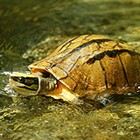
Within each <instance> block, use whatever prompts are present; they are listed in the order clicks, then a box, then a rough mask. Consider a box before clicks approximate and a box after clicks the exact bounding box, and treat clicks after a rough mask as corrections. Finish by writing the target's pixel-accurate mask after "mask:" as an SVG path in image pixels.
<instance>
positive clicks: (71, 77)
mask: <svg viewBox="0 0 140 140" xmlns="http://www.w3.org/2000/svg"><path fill="white" fill-rule="evenodd" d="M133 49H134V48H132V47H131V46H129V45H128V44H126V43H120V42H116V41H115V40H112V39H109V38H107V37H104V36H101V35H82V36H79V37H76V38H73V39H71V40H70V41H68V42H66V43H64V44H62V45H61V46H59V47H58V48H57V49H56V50H55V51H54V52H53V53H52V54H51V55H50V56H48V57H46V58H45V59H42V60H40V61H37V62H35V63H33V64H31V65H30V66H29V68H30V69H32V72H34V71H35V70H36V71H44V70H45V71H48V72H49V73H51V74H52V75H53V76H54V77H55V78H56V79H58V80H59V81H60V82H61V83H63V84H64V85H65V86H66V87H68V88H69V89H70V90H71V91H73V92H75V93H78V94H79V95H80V96H84V95H85V94H88V93H89V94H90V92H97V93H98V92H102V91H104V90H111V91H115V92H120V93H121V92H122V91H123V90H127V91H129V89H131V88H132V89H134V88H135V87H138V86H140V54H139V53H138V52H136V51H134V50H133ZM130 91H131V90H130Z"/></svg>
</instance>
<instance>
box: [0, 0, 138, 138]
mask: <svg viewBox="0 0 140 140" xmlns="http://www.w3.org/2000/svg"><path fill="white" fill-rule="evenodd" d="M139 7H140V2H139V1H138V0H123V1H122V0H114V1H112V0H101V1H98V0H71V1H68V0H63V1H62V0H58V1H55V0H47V1H44V0H40V1H34V0H24V1H23V0H21V1H20V2H19V1H17V0H12V1H11V0H0V30H1V34H0V80H1V82H0V114H1V115H0V139H2V140H7V139H13V140H19V139H22V140H27V139H30V140H31V139H32V140H42V139H47V140H49V139H50V140H52V139H56V140H57V139H58V140H62V139H64V140H65V139H66V140H67V139H70V140H71V139H76V140H81V139H83V140H85V139H89V140H90V139H92V140H97V139H98V140H118V139H121V140H128V139H131V140H133V139H134V140H136V139H140V133H139V130H140V109H139V105H140V98H139V96H136V97H134V96H130V97H126V98H125V99H124V100H122V101H119V102H118V103H114V104H110V105H108V106H107V107H104V108H102V109H96V108H95V107H93V106H92V105H91V104H88V103H85V104H84V105H71V104H68V103H65V102H62V101H56V100H53V99H51V98H46V97H39V96H36V97H28V98H14V97H12V98H11V97H10V96H8V95H7V94H6V93H5V92H4V91H3V88H4V87H5V85H6V84H7V83H8V74H10V73H11V72H12V71H20V72H23V71H27V66H28V64H30V63H32V62H33V61H35V60H38V59H41V58H43V57H45V56H46V55H47V54H50V53H51V52H52V51H53V50H54V49H55V48H56V47H57V46H58V45H59V44H61V43H62V42H64V41H65V40H67V39H69V38H71V37H73V36H76V35H81V34H103V35H108V36H111V37H112V38H116V39H121V40H125V41H127V42H128V43H129V44H132V45H134V47H136V48H137V49H139V50H140V42H139V40H140V36H139V34H140V26H139V20H140V16H139V15H140V14H139V13H140V9H139Z"/></svg>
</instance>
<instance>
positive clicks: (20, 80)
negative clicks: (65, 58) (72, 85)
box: [8, 72, 57, 96]
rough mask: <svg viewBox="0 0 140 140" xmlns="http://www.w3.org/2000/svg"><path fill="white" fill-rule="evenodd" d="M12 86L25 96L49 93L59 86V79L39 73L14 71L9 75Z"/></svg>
mask: <svg viewBox="0 0 140 140" xmlns="http://www.w3.org/2000/svg"><path fill="white" fill-rule="evenodd" d="M8 85H9V86H10V87H11V88H13V89H14V90H15V91H17V92H18V93H19V94H21V95H24V96H30V95H37V94H47V92H48V91H52V90H54V89H55V88H56V87H57V81H56V79H55V78H54V77H52V76H51V77H42V75H38V74H23V73H18V72H14V73H12V74H11V75H10V77H9V84H8Z"/></svg>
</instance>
